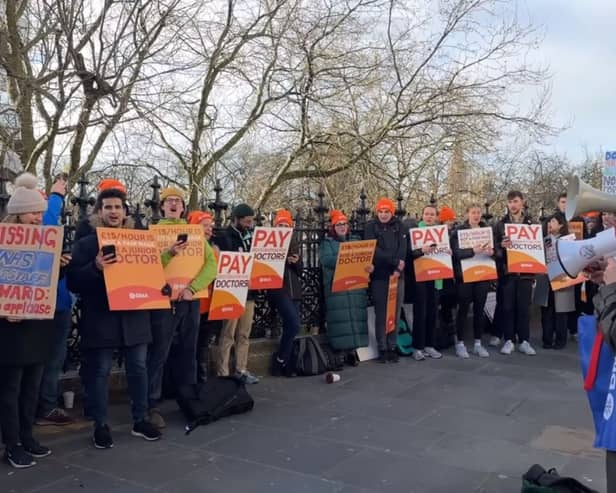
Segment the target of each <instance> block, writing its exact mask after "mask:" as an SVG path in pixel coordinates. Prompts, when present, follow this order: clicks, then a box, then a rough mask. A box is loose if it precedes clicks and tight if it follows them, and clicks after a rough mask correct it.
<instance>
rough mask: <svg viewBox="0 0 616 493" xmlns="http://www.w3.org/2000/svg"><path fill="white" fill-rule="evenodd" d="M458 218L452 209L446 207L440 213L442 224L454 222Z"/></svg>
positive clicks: (439, 218)
mask: <svg viewBox="0 0 616 493" xmlns="http://www.w3.org/2000/svg"><path fill="white" fill-rule="evenodd" d="M455 218H456V213H455V212H454V210H453V209H452V208H451V207H447V206H446V205H444V206H443V207H441V211H440V212H439V213H438V220H439V221H440V222H442V223H444V222H445V221H453V220H454V219H455Z"/></svg>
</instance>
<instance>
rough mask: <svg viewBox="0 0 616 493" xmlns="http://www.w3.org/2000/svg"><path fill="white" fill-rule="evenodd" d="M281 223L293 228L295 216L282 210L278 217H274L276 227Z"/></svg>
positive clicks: (278, 212)
mask: <svg viewBox="0 0 616 493" xmlns="http://www.w3.org/2000/svg"><path fill="white" fill-rule="evenodd" d="M280 223H285V224H288V225H289V226H293V216H291V213H290V212H289V211H288V210H286V209H280V210H279V211H276V217H274V226H278V225H279V224H280Z"/></svg>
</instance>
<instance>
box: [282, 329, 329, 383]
mask: <svg viewBox="0 0 616 493" xmlns="http://www.w3.org/2000/svg"><path fill="white" fill-rule="evenodd" d="M291 364H292V365H293V369H294V372H295V374H296V375H298V376H313V375H322V374H323V373H325V372H328V371H333V370H340V369H341V366H340V365H339V363H338V362H337V358H336V356H335V355H334V352H333V351H332V350H331V348H330V347H329V346H324V345H323V346H322V345H321V344H320V343H319V340H318V339H317V338H316V337H315V336H302V337H296V338H295V340H294V341H293V350H292V352H291Z"/></svg>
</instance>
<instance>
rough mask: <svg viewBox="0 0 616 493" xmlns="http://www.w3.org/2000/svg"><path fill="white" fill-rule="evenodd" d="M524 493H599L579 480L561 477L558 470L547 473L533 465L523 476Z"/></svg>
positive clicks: (537, 465) (538, 466)
mask: <svg viewBox="0 0 616 493" xmlns="http://www.w3.org/2000/svg"><path fill="white" fill-rule="evenodd" d="M522 493H598V492H597V491H596V490H592V489H590V488H589V487H588V486H585V485H583V484H582V483H580V482H579V481H578V480H577V479H574V478H567V477H562V476H559V475H558V473H557V472H556V469H550V470H549V471H546V470H545V469H544V468H543V467H541V466H540V465H539V464H535V465H533V466H532V467H531V468H530V469H529V470H528V471H527V472H526V474H524V476H522Z"/></svg>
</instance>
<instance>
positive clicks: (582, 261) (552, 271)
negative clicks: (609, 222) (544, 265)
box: [548, 228, 616, 281]
mask: <svg viewBox="0 0 616 493" xmlns="http://www.w3.org/2000/svg"><path fill="white" fill-rule="evenodd" d="M614 253H616V228H610V229H606V230H605V231H601V233H599V234H597V236H595V237H594V238H591V239H589V240H578V241H567V240H558V241H557V242H556V258H557V259H558V262H551V263H550V264H548V277H549V278H550V281H553V280H554V279H558V278H559V277H562V276H563V275H566V276H569V277H571V278H576V277H577V275H578V274H579V273H580V272H582V270H584V268H585V267H586V266H587V265H589V264H591V263H592V262H594V261H596V260H598V259H600V258H601V257H604V256H606V255H608V254H614Z"/></svg>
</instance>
